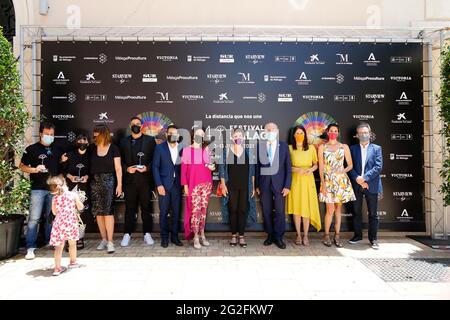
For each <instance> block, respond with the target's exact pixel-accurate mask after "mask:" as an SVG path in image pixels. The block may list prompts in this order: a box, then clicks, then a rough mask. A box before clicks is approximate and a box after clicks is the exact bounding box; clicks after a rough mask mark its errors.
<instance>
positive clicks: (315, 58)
mask: <svg viewBox="0 0 450 320" xmlns="http://www.w3.org/2000/svg"><path fill="white" fill-rule="evenodd" d="M304 63H305V64H325V61H321V60H320V59H319V54H318V53H315V54H313V55H310V56H309V60H306V61H305V62H304Z"/></svg>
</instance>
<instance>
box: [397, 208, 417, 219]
mask: <svg viewBox="0 0 450 320" xmlns="http://www.w3.org/2000/svg"><path fill="white" fill-rule="evenodd" d="M397 219H398V220H400V221H410V220H412V219H413V217H410V216H409V213H408V210H406V209H403V211H402V213H401V214H400V216H399V217H397Z"/></svg>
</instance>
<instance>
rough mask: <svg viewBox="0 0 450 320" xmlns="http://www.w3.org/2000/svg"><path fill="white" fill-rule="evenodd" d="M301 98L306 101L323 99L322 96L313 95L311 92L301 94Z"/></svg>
mask: <svg viewBox="0 0 450 320" xmlns="http://www.w3.org/2000/svg"><path fill="white" fill-rule="evenodd" d="M302 99H303V100H308V101H318V100H323V96H322V95H318V94H316V95H313V94H309V95H303V96H302Z"/></svg>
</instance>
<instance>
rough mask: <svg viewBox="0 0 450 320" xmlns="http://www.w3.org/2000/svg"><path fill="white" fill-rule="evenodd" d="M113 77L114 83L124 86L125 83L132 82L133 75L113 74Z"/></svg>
mask: <svg viewBox="0 0 450 320" xmlns="http://www.w3.org/2000/svg"><path fill="white" fill-rule="evenodd" d="M111 77H112V78H113V79H114V82H118V83H120V84H123V83H125V82H130V80H131V78H133V75H132V74H130V73H113V74H112V75H111Z"/></svg>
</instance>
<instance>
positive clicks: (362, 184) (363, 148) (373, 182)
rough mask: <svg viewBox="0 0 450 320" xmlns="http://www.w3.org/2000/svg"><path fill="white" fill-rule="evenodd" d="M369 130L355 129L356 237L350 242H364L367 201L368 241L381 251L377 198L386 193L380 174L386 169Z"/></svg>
mask: <svg viewBox="0 0 450 320" xmlns="http://www.w3.org/2000/svg"><path fill="white" fill-rule="evenodd" d="M370 132H371V130H370V126H369V124H367V123H361V124H360V125H359V126H358V127H357V128H356V133H357V137H358V139H359V143H358V144H354V145H352V146H350V152H351V155H352V159H353V169H352V170H351V171H350V172H349V176H350V179H351V182H352V185H353V191H354V192H355V196H356V201H354V202H353V226H354V232H355V234H354V236H353V238H352V239H350V240H349V242H350V243H351V244H355V243H358V242H359V241H361V240H362V203H363V198H364V197H365V198H366V203H367V208H368V211H369V241H370V245H371V247H372V248H373V249H378V248H379V244H378V240H377V232H378V214H377V206H378V194H379V193H381V192H382V191H383V189H382V186H381V178H380V173H381V169H382V167H383V155H382V152H381V147H380V146H379V145H376V144H373V143H369V141H370Z"/></svg>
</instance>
